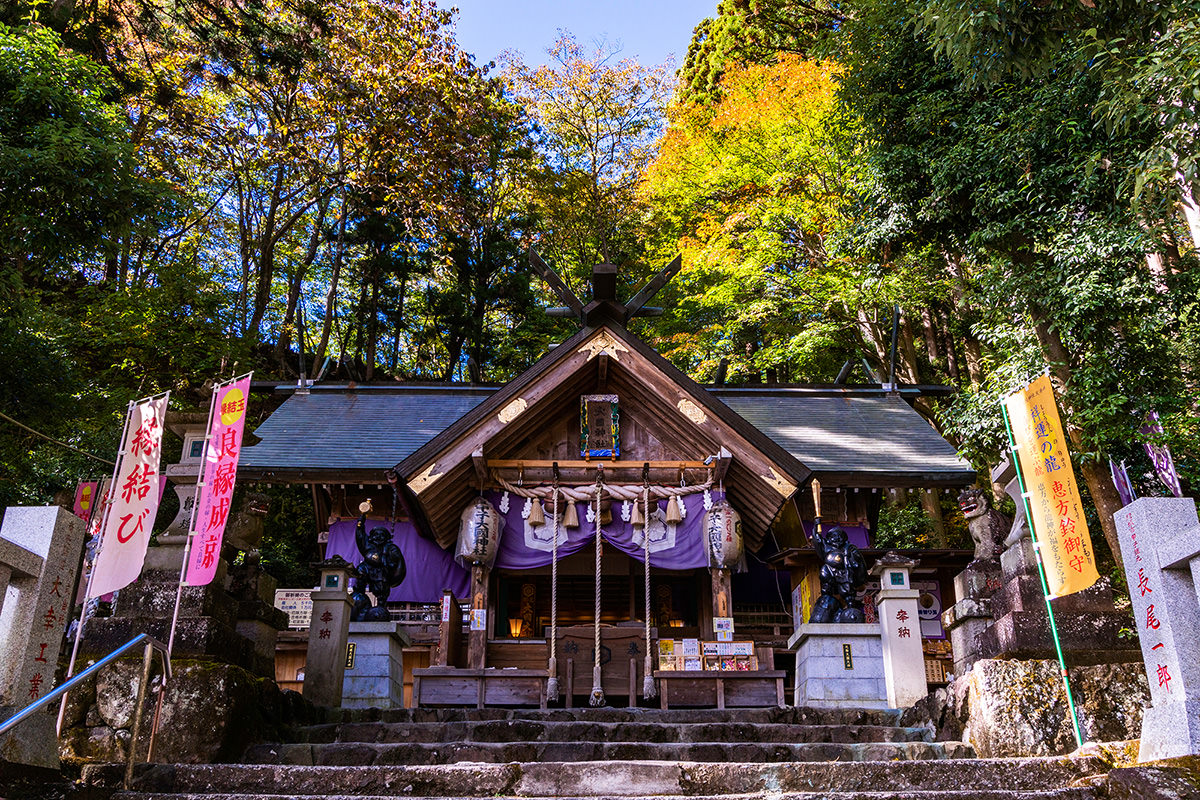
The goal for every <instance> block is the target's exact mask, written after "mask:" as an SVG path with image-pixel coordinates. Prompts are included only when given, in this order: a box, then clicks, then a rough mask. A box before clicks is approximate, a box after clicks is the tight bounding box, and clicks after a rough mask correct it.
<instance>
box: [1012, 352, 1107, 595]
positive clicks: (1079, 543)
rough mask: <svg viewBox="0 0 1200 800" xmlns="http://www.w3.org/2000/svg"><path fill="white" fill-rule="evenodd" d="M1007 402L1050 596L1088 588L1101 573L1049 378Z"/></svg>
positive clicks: (1045, 377) (1035, 383) (1036, 383)
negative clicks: (1098, 571) (1097, 570)
mask: <svg viewBox="0 0 1200 800" xmlns="http://www.w3.org/2000/svg"><path fill="white" fill-rule="evenodd" d="M1004 406H1005V408H1006V409H1007V410H1008V419H1009V422H1010V424H1011V425H1012V431H1013V437H1014V439H1015V441H1016V445H1017V455H1018V458H1019V459H1020V463H1021V475H1022V476H1023V477H1024V479H1025V491H1026V492H1028V493H1029V509H1030V514H1031V515H1032V517H1033V519H1032V520H1031V521H1032V523H1033V530H1034V533H1035V534H1037V541H1038V545H1039V546H1040V548H1041V553H1042V564H1043V566H1044V567H1045V569H1046V583H1047V584H1048V585H1049V588H1050V596H1051V597H1061V596H1062V595H1065V594H1071V593H1073V592H1079V591H1083V590H1084V589H1086V588H1088V587H1089V586H1091V585H1092V584H1093V583H1095V582H1096V581H1097V580H1098V579H1099V577H1100V575H1099V573H1097V572H1096V557H1095V553H1094V551H1093V550H1092V538H1091V536H1090V535H1088V529H1087V521H1086V520H1085V519H1084V515H1083V505H1082V503H1081V502H1080V500H1079V485H1078V484H1077V483H1076V482H1075V473H1074V471H1073V470H1072V469H1071V458H1070V456H1069V455H1067V440H1066V437H1065V436H1064V435H1063V426H1062V422H1061V420H1060V419H1059V417H1058V406H1057V404H1056V403H1055V401H1054V388H1053V387H1052V386H1051V385H1050V378H1049V377H1047V376H1046V375H1043V376H1042V377H1040V378H1038V379H1037V380H1035V381H1034V382H1033V383H1031V384H1029V385H1028V386H1026V387H1025V388H1024V389H1022V390H1021V391H1019V392H1017V393H1015V394H1011V395H1009V396H1008V397H1006V398H1004Z"/></svg>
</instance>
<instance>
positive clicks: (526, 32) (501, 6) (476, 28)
mask: <svg viewBox="0 0 1200 800" xmlns="http://www.w3.org/2000/svg"><path fill="white" fill-rule="evenodd" d="M438 5H440V6H449V5H454V6H457V7H458V9H459V18H458V42H459V46H460V47H462V48H463V49H464V50H466V51H467V52H469V53H473V54H474V55H475V62H476V63H477V64H485V63H487V62H488V61H491V60H492V59H494V58H496V57H497V56H498V55H500V52H501V51H502V50H506V49H513V50H519V51H521V54H522V55H523V56H524V57H525V63H526V64H529V65H530V66H535V65H537V64H541V63H544V61H545V57H546V53H545V50H546V48H547V47H548V46H549V45H550V44H551V43H553V42H554V40H555V39H557V38H558V29H559V28H563V29H565V30H568V31H570V32H571V33H573V34H575V38H577V39H578V40H579V41H580V43H581V44H583V45H585V47H587V48H589V49H590V46H591V44H592V43H593V41H595V40H598V39H602V38H603V39H606V40H607V41H608V42H609V43H615V42H620V43H621V45H622V50H621V54H620V56H621V57H622V58H636V59H637V60H638V61H639V62H641V63H642V64H644V65H647V66H649V65H651V64H659V63H662V62H663V61H664V60H665V59H666V57H667V54H669V53H670V54H674V56H675V64H676V66H678V65H679V63H680V62H682V61H683V56H684V55H685V54H686V53H687V47H688V42H690V41H691V39H692V29H693V28H694V27H696V23H698V22H699V21H700V20H702V19H704V18H705V17H711V16H715V15H716V9H717V0H609V2H599V1H598V0H557V1H555V0H443V2H439V3H438Z"/></svg>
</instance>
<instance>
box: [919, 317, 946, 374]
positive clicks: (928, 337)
mask: <svg viewBox="0 0 1200 800" xmlns="http://www.w3.org/2000/svg"><path fill="white" fill-rule="evenodd" d="M921 333H922V334H924V336H925V353H926V355H928V356H929V363H930V364H937V363H938V361H939V360H941V357H942V356H941V353H940V352H939V351H938V343H937V337H936V335H935V334H934V329H933V315H932V314H931V313H930V311H929V306H924V307H922V309H921Z"/></svg>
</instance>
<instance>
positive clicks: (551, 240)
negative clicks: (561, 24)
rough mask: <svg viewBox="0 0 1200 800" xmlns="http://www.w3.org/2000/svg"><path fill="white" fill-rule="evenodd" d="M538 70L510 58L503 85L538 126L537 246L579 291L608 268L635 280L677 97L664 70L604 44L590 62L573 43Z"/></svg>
mask: <svg viewBox="0 0 1200 800" xmlns="http://www.w3.org/2000/svg"><path fill="white" fill-rule="evenodd" d="M547 52H548V53H549V55H550V56H551V59H552V63H551V64H549V65H545V66H541V67H538V68H536V69H534V68H530V67H528V66H526V65H525V63H524V61H523V59H522V58H521V57H520V55H519V54H510V56H509V59H508V65H507V68H506V70H505V77H506V79H507V81H508V83H509V85H510V86H511V89H512V92H513V94H514V96H515V99H516V100H517V102H519V103H521V104H522V105H523V106H524V107H525V108H526V109H528V112H529V115H530V118H531V121H532V123H533V124H534V126H535V130H536V137H537V145H538V148H537V149H538V155H539V156H540V159H541V164H540V165H539V167H538V169H537V170H536V171H534V172H533V173H532V174H531V183H530V188H529V194H530V200H531V202H532V205H533V209H534V211H535V213H536V214H537V215H538V216H539V218H540V220H541V223H542V228H543V233H542V235H541V236H540V237H539V246H540V247H542V249H543V251H544V253H545V254H546V255H547V256H549V257H550V258H551V259H552V261H553V262H554V263H555V264H556V265H558V266H559V267H560V268H561V270H562V271H563V272H564V273H566V277H567V278H568V279H569V280H570V279H574V281H575V282H581V281H582V280H583V279H584V278H585V277H586V276H588V275H590V274H591V268H592V266H593V265H595V264H597V263H601V262H607V263H614V264H618V265H621V266H624V267H626V269H625V270H624V271H623V275H622V278H624V279H625V280H629V279H630V278H636V277H638V275H637V269H636V268H637V266H639V265H640V264H641V263H642V257H643V256H644V249H643V248H644V239H645V236H646V233H647V230H646V226H645V217H646V209H645V208H644V207H643V206H642V204H641V203H640V202H639V200H638V197H637V195H636V189H637V185H638V181H639V180H640V178H641V174H642V172H643V170H644V169H645V167H646V165H647V164H648V163H649V162H650V160H651V158H652V157H653V155H654V150H655V147H656V144H657V141H658V137H659V135H660V134H661V132H662V127H663V122H664V117H663V111H664V108H665V106H666V102H667V99H668V97H669V94H670V91H671V87H672V85H671V82H670V81H669V80H668V78H667V75H666V70H665V68H663V67H656V68H652V69H648V68H645V67H643V66H641V65H640V64H638V63H636V62H634V61H631V60H629V59H620V60H618V59H617V58H616V56H617V54H618V51H617V50H616V49H614V48H612V47H610V46H609V45H607V44H603V43H601V44H600V45H598V46H597V48H596V49H595V50H594V51H592V52H587V51H586V50H585V49H584V48H583V47H582V46H581V45H580V44H579V43H578V42H577V41H576V40H575V39H574V37H572V36H571V35H570V34H569V33H568V34H563V35H562V36H561V37H560V38H559V40H558V41H557V42H555V44H554V45H553V46H552V47H551V48H550V49H549V50H548V51H547Z"/></svg>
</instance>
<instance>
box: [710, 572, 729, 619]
mask: <svg viewBox="0 0 1200 800" xmlns="http://www.w3.org/2000/svg"><path fill="white" fill-rule="evenodd" d="M708 571H709V574H710V575H712V604H713V617H714V618H716V617H732V616H733V594H732V591H731V586H732V581H731V579H730V573H729V570H727V569H716V568H710V569H709V570H708Z"/></svg>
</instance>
